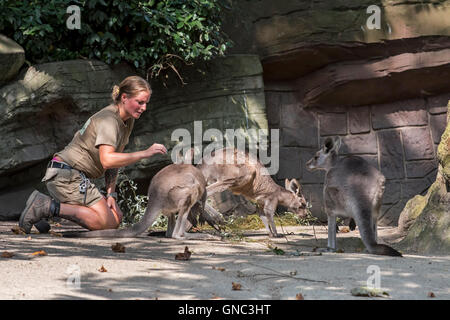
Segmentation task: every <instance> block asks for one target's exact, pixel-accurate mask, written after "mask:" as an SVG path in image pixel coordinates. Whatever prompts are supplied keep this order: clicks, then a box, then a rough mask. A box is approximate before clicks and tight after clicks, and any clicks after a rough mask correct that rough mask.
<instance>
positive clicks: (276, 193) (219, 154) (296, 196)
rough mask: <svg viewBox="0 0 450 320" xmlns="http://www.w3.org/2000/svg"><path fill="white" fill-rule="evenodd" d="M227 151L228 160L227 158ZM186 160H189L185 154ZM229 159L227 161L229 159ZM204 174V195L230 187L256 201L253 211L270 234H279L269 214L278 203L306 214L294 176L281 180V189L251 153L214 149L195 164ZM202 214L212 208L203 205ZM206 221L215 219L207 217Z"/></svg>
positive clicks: (273, 235)
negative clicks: (254, 210)
mask: <svg viewBox="0 0 450 320" xmlns="http://www.w3.org/2000/svg"><path fill="white" fill-rule="evenodd" d="M227 153H228V155H229V156H230V159H228V157H227ZM186 158H187V159H186V161H190V159H189V155H187V157H186ZM229 160H231V161H229ZM197 168H199V169H200V171H201V172H202V173H203V176H204V177H205V180H206V183H207V184H208V186H207V187H206V191H207V196H208V197H209V196H211V195H213V194H214V193H216V192H222V191H224V190H227V189H229V190H231V191H232V192H233V193H234V194H238V195H242V196H244V197H245V198H247V199H249V200H253V201H256V202H257V204H258V206H257V213H258V215H259V216H260V218H261V220H262V221H263V223H264V226H265V227H266V229H267V231H268V232H269V235H270V237H279V236H280V235H279V234H278V233H277V229H276V227H275V223H274V221H273V215H274V213H275V210H276V208H277V206H278V205H283V206H286V207H287V208H289V209H290V210H292V211H293V212H294V213H296V214H297V215H298V216H300V217H305V216H306V200H305V198H304V197H303V195H302V193H301V187H300V184H299V183H298V181H297V180H296V179H292V180H290V181H289V180H288V179H286V180H285V188H283V187H281V186H279V185H278V184H276V183H275V182H274V181H273V180H272V178H271V176H270V175H269V172H268V170H267V169H266V168H265V167H264V166H263V165H262V164H261V163H260V162H259V161H258V160H257V159H256V158H255V157H253V156H252V155H250V154H249V153H247V152H245V151H241V150H238V149H235V148H224V149H219V150H215V151H214V152H212V153H211V154H210V155H206V156H204V157H203V158H202V163H201V164H199V165H198V166H197ZM205 209H206V210H205V215H208V214H209V215H212V213H214V212H215V210H214V209H213V208H212V207H211V206H209V205H208V204H206V207H205ZM209 219H210V220H213V221H214V220H215V217H213V216H211V217H210V218H209Z"/></svg>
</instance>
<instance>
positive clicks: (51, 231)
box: [48, 230, 62, 237]
mask: <svg viewBox="0 0 450 320" xmlns="http://www.w3.org/2000/svg"><path fill="white" fill-rule="evenodd" d="M48 233H50V234H51V235H52V236H54V237H62V234H61V233H58V232H55V231H53V230H50V231H49V232H48Z"/></svg>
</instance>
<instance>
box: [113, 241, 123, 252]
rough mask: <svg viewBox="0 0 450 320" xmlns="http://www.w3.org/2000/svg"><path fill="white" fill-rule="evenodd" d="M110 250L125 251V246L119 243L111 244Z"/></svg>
mask: <svg viewBox="0 0 450 320" xmlns="http://www.w3.org/2000/svg"><path fill="white" fill-rule="evenodd" d="M111 249H112V251H114V252H125V246H124V245H123V244H121V243H118V242H117V243H116V244H113V245H112V246H111Z"/></svg>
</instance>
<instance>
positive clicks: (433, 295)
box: [427, 291, 436, 298]
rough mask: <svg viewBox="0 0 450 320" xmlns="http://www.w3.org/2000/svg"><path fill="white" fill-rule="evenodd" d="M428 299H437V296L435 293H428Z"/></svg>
mask: <svg viewBox="0 0 450 320" xmlns="http://www.w3.org/2000/svg"><path fill="white" fill-rule="evenodd" d="M427 296H428V298H436V295H435V294H434V293H433V292H431V291H430V292H428V294H427Z"/></svg>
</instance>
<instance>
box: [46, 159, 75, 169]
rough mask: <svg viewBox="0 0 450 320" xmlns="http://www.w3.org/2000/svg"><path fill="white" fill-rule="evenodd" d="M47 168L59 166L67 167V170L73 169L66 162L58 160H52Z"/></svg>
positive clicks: (59, 167)
mask: <svg viewBox="0 0 450 320" xmlns="http://www.w3.org/2000/svg"><path fill="white" fill-rule="evenodd" d="M47 168H58V169H67V170H71V169H73V168H72V167H71V166H69V165H67V164H64V163H62V162H57V161H50V162H49V163H48V165H47Z"/></svg>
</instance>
